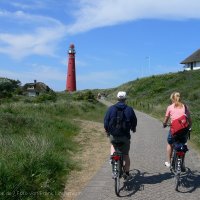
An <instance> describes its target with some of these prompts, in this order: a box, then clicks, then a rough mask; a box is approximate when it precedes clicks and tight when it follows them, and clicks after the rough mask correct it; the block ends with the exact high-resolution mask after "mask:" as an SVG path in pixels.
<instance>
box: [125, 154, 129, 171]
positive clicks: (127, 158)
mask: <svg viewBox="0 0 200 200" xmlns="http://www.w3.org/2000/svg"><path fill="white" fill-rule="evenodd" d="M124 161H125V165H124V169H125V172H129V171H130V157H129V155H124Z"/></svg>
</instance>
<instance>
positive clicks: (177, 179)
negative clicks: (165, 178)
mask: <svg viewBox="0 0 200 200" xmlns="http://www.w3.org/2000/svg"><path fill="white" fill-rule="evenodd" d="M179 183H180V174H176V175H175V176H174V188H175V190H176V191H178V186H179Z"/></svg>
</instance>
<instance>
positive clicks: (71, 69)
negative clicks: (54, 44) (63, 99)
mask: <svg viewBox="0 0 200 200" xmlns="http://www.w3.org/2000/svg"><path fill="white" fill-rule="evenodd" d="M75 54H76V51H75V48H74V44H71V45H70V47H69V50H68V71H67V81H66V91H69V92H73V91H76V67H75Z"/></svg>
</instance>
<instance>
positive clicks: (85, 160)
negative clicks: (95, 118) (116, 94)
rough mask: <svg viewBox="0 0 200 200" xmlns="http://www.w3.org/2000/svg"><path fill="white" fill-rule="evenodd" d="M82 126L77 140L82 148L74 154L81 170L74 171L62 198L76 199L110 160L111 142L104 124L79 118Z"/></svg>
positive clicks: (65, 199) (63, 199) (64, 199)
mask: <svg viewBox="0 0 200 200" xmlns="http://www.w3.org/2000/svg"><path fill="white" fill-rule="evenodd" d="M77 121H78V122H79V123H80V126H81V132H80V134H79V135H78V136H77V137H76V138H75V140H76V141H77V142H78V143H79V144H81V146H82V149H81V151H80V152H79V153H78V154H75V155H74V160H75V161H76V162H77V161H78V162H79V163H80V166H81V170H80V171H72V172H71V174H70V176H69V178H68V180H67V183H66V185H65V190H64V194H63V198H62V200H74V199H76V197H77V196H78V195H79V194H80V191H81V190H82V189H83V188H84V187H85V186H86V184H87V183H88V181H89V180H90V179H91V178H92V177H93V176H94V175H95V173H96V172H97V171H98V169H100V167H101V166H102V165H103V163H104V162H105V161H106V160H108V157H109V151H110V144H109V141H108V138H107V137H106V134H105V131H104V128H103V124H102V123H98V122H92V121H85V120H77Z"/></svg>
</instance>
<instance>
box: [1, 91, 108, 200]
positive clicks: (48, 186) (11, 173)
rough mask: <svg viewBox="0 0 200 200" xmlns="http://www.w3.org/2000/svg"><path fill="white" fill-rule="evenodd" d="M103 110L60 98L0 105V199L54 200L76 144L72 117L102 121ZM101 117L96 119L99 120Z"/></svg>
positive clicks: (57, 196)
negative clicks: (52, 100) (55, 100)
mask: <svg viewBox="0 0 200 200" xmlns="http://www.w3.org/2000/svg"><path fill="white" fill-rule="evenodd" d="M104 109H105V108H104V107H103V106H102V105H100V104H98V103H95V104H94V103H89V102H86V101H82V102H74V101H73V100H72V99H71V98H69V96H68V95H65V94H63V95H61V96H60V97H59V100H58V101H57V102H55V103H52V102H48V103H39V104H35V103H24V102H23V101H19V102H17V103H5V104H2V105H1V107H0V124H1V126H0V199H2V200H4V199H6V200H9V199H41V200H43V199H48V200H51V199H54V200H55V199H59V197H60V196H61V193H62V191H63V189H64V184H65V182H66V180H67V175H68V174H69V172H70V171H71V170H73V169H75V168H78V167H79V166H78V164H77V163H75V162H74V161H73V160H72V156H73V154H74V153H75V152H76V151H77V150H78V149H79V145H78V144H77V143H75V142H74V141H73V137H74V136H75V135H77V134H78V133H79V129H80V127H79V126H78V124H76V122H75V121H73V119H74V118H85V119H91V118H92V119H94V120H95V119H96V120H100V119H102V118H103V116H102V115H101V113H102V114H103V113H104ZM100 115H101V116H100Z"/></svg>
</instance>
